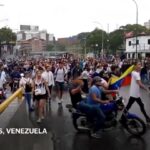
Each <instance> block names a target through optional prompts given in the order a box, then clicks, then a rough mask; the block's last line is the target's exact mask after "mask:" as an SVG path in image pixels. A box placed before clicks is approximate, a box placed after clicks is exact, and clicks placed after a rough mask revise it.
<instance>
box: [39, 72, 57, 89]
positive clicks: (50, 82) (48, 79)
mask: <svg viewBox="0 0 150 150" xmlns="http://www.w3.org/2000/svg"><path fill="white" fill-rule="evenodd" d="M42 78H43V79H44V80H45V81H46V82H47V83H48V86H51V85H54V76H53V73H52V72H51V71H49V72H47V71H44V72H43V73H42Z"/></svg>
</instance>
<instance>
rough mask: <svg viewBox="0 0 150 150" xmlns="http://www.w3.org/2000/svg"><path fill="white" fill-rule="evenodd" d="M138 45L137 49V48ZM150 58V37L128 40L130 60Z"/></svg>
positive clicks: (127, 46) (127, 48)
mask: <svg viewBox="0 0 150 150" xmlns="http://www.w3.org/2000/svg"><path fill="white" fill-rule="evenodd" d="M136 44H137V48H136ZM136 53H137V57H138V58H145V57H150V35H139V36H138V37H137V41H136V37H135V36H133V37H128V38H126V56H127V58H128V59H134V58H136Z"/></svg>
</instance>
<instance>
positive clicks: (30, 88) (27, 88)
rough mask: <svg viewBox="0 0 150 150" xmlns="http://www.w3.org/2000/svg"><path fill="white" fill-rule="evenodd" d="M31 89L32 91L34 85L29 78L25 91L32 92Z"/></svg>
mask: <svg viewBox="0 0 150 150" xmlns="http://www.w3.org/2000/svg"><path fill="white" fill-rule="evenodd" d="M31 91H32V86H31V83H30V80H29V81H28V82H27V83H26V85H25V92H31Z"/></svg>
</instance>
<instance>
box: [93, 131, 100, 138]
mask: <svg viewBox="0 0 150 150" xmlns="http://www.w3.org/2000/svg"><path fill="white" fill-rule="evenodd" d="M91 137H93V138H96V139H100V138H102V132H101V131H97V132H92V133H91Z"/></svg>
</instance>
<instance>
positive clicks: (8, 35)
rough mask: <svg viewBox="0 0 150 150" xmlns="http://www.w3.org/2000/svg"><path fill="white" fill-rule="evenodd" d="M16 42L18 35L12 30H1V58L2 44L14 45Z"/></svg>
mask: <svg viewBox="0 0 150 150" xmlns="http://www.w3.org/2000/svg"><path fill="white" fill-rule="evenodd" d="M15 41H16V34H15V33H13V32H12V30H11V29H10V28H6V27H5V28H1V29H0V56H1V47H2V44H7V45H13V44H15Z"/></svg>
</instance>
